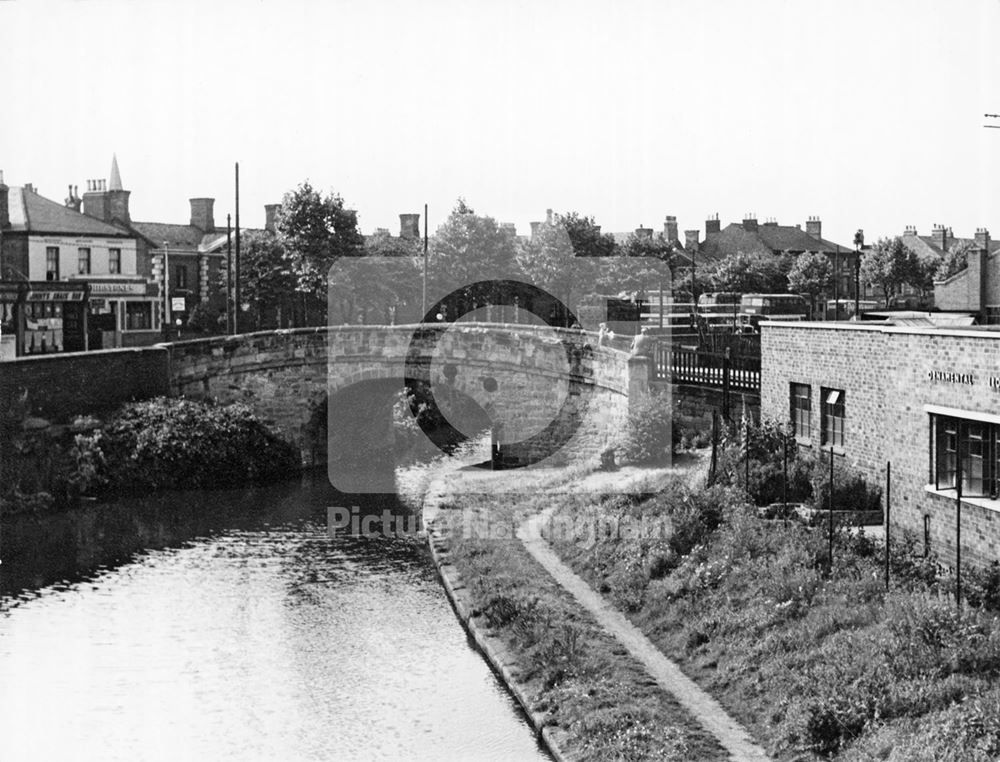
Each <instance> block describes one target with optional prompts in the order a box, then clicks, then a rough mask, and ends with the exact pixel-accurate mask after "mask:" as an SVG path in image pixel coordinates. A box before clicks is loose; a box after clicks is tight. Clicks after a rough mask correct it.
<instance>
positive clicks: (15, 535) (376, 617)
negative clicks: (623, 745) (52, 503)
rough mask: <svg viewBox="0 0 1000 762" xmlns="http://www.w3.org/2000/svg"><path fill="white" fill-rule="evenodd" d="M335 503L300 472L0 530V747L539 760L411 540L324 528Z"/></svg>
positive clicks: (121, 754) (20, 754)
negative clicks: (294, 478) (263, 484)
mask: <svg viewBox="0 0 1000 762" xmlns="http://www.w3.org/2000/svg"><path fill="white" fill-rule="evenodd" d="M332 500H336V496H335V495H333V494H332V490H331V489H330V488H329V485H328V484H326V483H325V480H323V479H314V480H309V481H307V482H306V483H304V484H302V485H299V484H294V485H284V486H275V487H270V488H267V489H261V490H247V491H242V492H231V493H230V492H227V493H211V494H209V493H201V494H195V495H181V496H173V497H171V498H163V497H160V498H157V499H154V500H142V501H132V502H131V503H129V504H127V505H120V506H105V507H92V508H89V509H85V510H82V511H77V512H74V513H72V514H67V515H63V516H58V517H53V518H49V519H45V520H43V521H39V522H33V521H21V522H19V523H17V524H14V525H11V524H6V525H5V526H4V535H3V545H2V552H3V559H4V563H3V566H2V568H3V569H4V574H3V589H4V595H3V597H2V598H0V606H2V612H0V759H3V760H19V759H80V760H90V759H101V760H109V759H122V760H134V759H156V760H160V759H163V760H180V759H184V760H189V759H191V760H217V759H234V760H236V759H238V760H265V759H266V760H300V759H301V760H312V759H316V760H340V759H456V760H457V759H496V760H501V759H502V760H506V759H545V758H546V757H545V756H544V754H543V753H542V752H541V751H540V750H539V749H538V748H537V746H536V744H535V741H534V738H533V736H532V733H531V731H530V729H529V728H528V726H527V725H526V723H525V722H524V720H523V718H522V717H521V716H520V715H519V714H518V713H517V712H516V710H515V708H514V705H513V703H512V701H511V700H510V698H509V697H508V695H507V694H506V692H505V691H504V690H503V688H502V687H501V686H500V685H499V683H498V682H497V681H496V679H495V678H494V676H493V674H492V673H491V672H490V671H489V669H488V667H487V666H486V664H485V663H484V662H483V661H482V659H481V658H480V657H479V655H478V654H477V653H476V652H474V651H473V650H472V649H471V648H470V647H469V645H468V642H467V639H466V637H465V633H464V631H463V630H462V629H461V627H460V626H459V625H458V623H457V620H456V619H455V617H454V615H453V614H452V611H451V609H450V607H449V605H448V603H447V600H446V599H445V597H444V594H443V592H442V590H441V588H440V586H439V583H438V581H437V578H436V576H435V572H434V569H433V566H432V565H431V563H430V561H429V558H428V556H427V553H426V549H425V548H424V546H423V543H422V542H419V541H406V540H391V541H390V540H362V539H352V538H342V537H338V538H336V539H331V538H330V537H329V536H328V535H327V534H326V531H325V530H326V527H325V519H326V507H327V506H328V505H330V504H331V501H332ZM354 502H355V503H356V502H357V501H354ZM376 507H378V508H382V507H385V505H384V504H382V505H378V506H376Z"/></svg>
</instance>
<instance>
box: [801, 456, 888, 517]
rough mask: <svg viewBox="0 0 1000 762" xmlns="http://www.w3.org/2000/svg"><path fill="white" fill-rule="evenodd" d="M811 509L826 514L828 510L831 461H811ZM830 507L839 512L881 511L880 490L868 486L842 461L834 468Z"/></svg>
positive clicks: (856, 472) (835, 463)
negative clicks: (825, 511) (831, 503)
mask: <svg viewBox="0 0 1000 762" xmlns="http://www.w3.org/2000/svg"><path fill="white" fill-rule="evenodd" d="M810 481H811V483H812V507H813V508H815V509H817V510H827V509H828V508H829V506H830V461H829V456H827V457H826V458H823V457H819V458H816V459H815V460H814V465H813V467H812V475H811V479H810ZM833 507H834V509H835V510H838V511H845V510H850V511H880V510H882V489H881V488H880V487H877V486H874V485H871V484H869V483H868V481H867V480H866V479H865V477H864V476H863V475H862V474H861V472H860V471H858V470H857V468H855V467H854V466H852V465H850V464H847V463H844V462H842V460H841V461H837V460H835V461H834V464H833Z"/></svg>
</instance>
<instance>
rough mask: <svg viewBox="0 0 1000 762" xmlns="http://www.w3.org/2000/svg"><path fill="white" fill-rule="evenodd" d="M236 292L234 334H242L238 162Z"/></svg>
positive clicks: (238, 179)
mask: <svg viewBox="0 0 1000 762" xmlns="http://www.w3.org/2000/svg"><path fill="white" fill-rule="evenodd" d="M234 267H235V275H234V276H233V277H234V279H235V290H234V292H233V302H234V304H233V333H239V332H240V310H242V309H243V305H242V303H241V300H240V163H239V162H236V259H235V261H234Z"/></svg>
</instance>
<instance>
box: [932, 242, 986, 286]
mask: <svg viewBox="0 0 1000 762" xmlns="http://www.w3.org/2000/svg"><path fill="white" fill-rule="evenodd" d="M975 248H976V244H975V243H974V242H973V241H955V243H953V244H952V245H951V246H949V247H948V251H946V252H945V255H944V256H943V257H942V258H941V261H940V262H939V263H938V266H937V269H936V270H935V272H934V277H935V279H936V280H946V279H948V278H950V277H951V276H952V275H956V274H957V273H960V272H961V271H962V270H964V269H965V268H966V267H968V266H969V252H970V251H973V250H975Z"/></svg>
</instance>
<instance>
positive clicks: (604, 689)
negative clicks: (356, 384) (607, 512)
mask: <svg viewBox="0 0 1000 762" xmlns="http://www.w3.org/2000/svg"><path fill="white" fill-rule="evenodd" d="M510 478H514V477H510ZM517 478H521V479H523V478H524V477H523V476H522V477H517ZM546 499H547V498H544V497H538V498H534V499H527V500H525V499H521V500H518V499H517V498H516V497H505V496H504V495H502V494H490V495H462V509H463V510H464V511H473V512H475V511H479V512H481V515H483V516H484V517H487V518H488V521H487V523H488V524H489V525H490V526H492V527H494V529H495V528H496V527H498V526H508V527H515V526H517V525H518V524H519V523H520V521H521V520H522V519H523V518H525V517H526V516H528V515H531V514H532V513H535V512H536V511H538V510H540V509H541V508H542V507H544V506H545V505H546ZM567 499H569V498H567ZM454 520H455V521H456V522H461V521H463V520H464V519H463V518H462V517H461V516H456V518H455V519H454ZM449 559H450V560H451V561H452V563H454V565H455V567H456V568H457V570H458V571H459V572H460V574H461V576H462V579H463V580H464V581H465V582H466V584H467V587H468V592H469V593H470V594H471V597H472V601H473V605H474V607H475V611H476V612H477V614H478V616H479V618H480V620H481V622H482V624H485V625H486V626H487V627H489V628H490V629H491V631H492V634H493V636H494V637H495V638H499V639H500V640H501V641H502V642H503V644H504V645H505V647H506V648H507V649H509V651H510V653H511V655H512V657H513V658H514V659H516V662H517V665H518V667H517V676H518V681H519V682H521V683H522V684H524V685H526V686H527V687H528V689H529V691H528V692H529V694H530V695H531V696H532V697H533V699H534V706H533V710H534V711H537V712H542V713H544V714H546V715H547V724H550V725H553V726H557V727H559V728H562V729H564V730H566V731H567V732H568V733H569V735H568V736H567V747H566V748H565V749H564V750H565V751H568V752H569V753H570V754H571V755H573V758H574V759H580V760H595V761H596V760H601V761H602V762H603V760H635V759H661V760H667V762H670V761H676V762H681V761H683V762H689V761H690V760H695V759H697V760H722V759H726V758H727V756H726V754H725V752H724V751H723V750H722V749H721V748H720V747H719V746H718V745H717V744H716V743H715V741H714V740H713V739H712V738H711V736H709V735H708V734H707V733H706V732H705V731H704V730H703V729H702V728H701V727H700V726H699V725H698V724H697V723H696V722H695V721H694V719H693V718H692V717H691V716H690V715H689V714H688V713H687V712H686V710H684V709H683V708H682V707H680V705H678V704H677V703H676V702H675V701H674V700H673V699H672V698H670V697H669V696H665V695H664V693H663V691H662V689H661V688H659V686H657V685H656V684H655V683H653V682H652V681H651V680H650V678H649V675H648V673H646V671H645V669H644V668H642V667H641V666H640V665H639V664H638V663H636V662H635V661H633V660H632V659H631V658H630V657H629V656H628V655H627V654H626V653H625V652H624V650H623V649H622V648H621V647H620V646H619V645H618V643H617V642H616V641H615V640H613V639H612V638H611V637H610V636H609V635H607V634H606V633H605V632H604V631H603V630H602V629H601V628H600V627H599V626H598V625H597V624H596V623H595V622H594V621H593V620H592V619H591V618H590V616H589V615H588V614H587V613H586V612H585V611H584V610H583V609H582V608H581V607H580V606H579V605H578V604H576V603H575V601H573V600H572V598H571V597H570V596H569V595H568V594H567V593H566V592H565V591H563V590H562V588H560V587H559V586H558V584H557V583H556V582H555V581H554V580H553V579H551V577H549V576H548V574H546V573H545V572H544V571H543V570H542V569H541V568H540V567H539V566H538V565H537V564H536V563H535V561H534V560H533V559H532V558H531V556H530V555H528V553H527V551H526V550H525V549H524V547H523V546H522V545H521V543H520V542H519V541H517V540H516V539H514V538H513V537H512V536H511V537H508V539H497V538H493V539H490V538H486V537H479V536H476V535H475V534H474V533H473V534H469V533H465V532H462V531H456V532H455V533H454V534H453V535H452V536H451V541H450V555H449Z"/></svg>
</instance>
